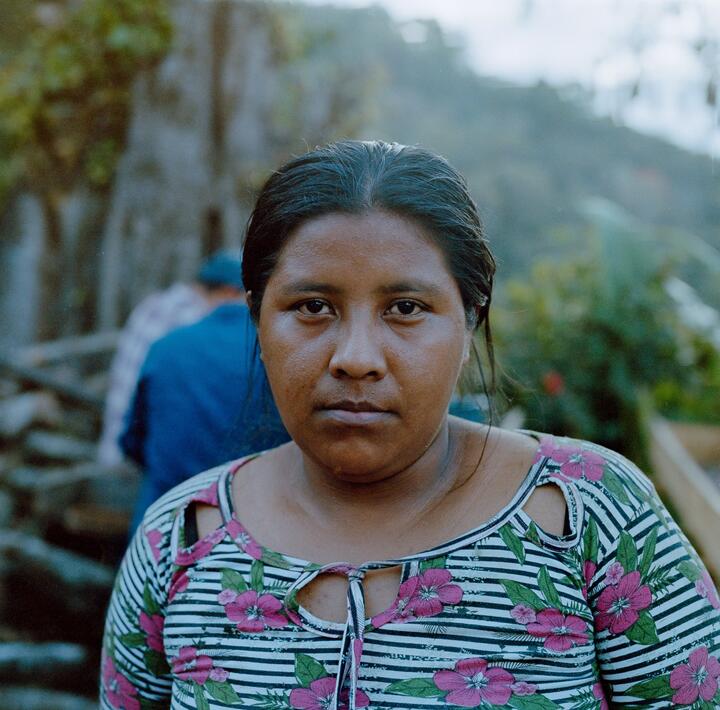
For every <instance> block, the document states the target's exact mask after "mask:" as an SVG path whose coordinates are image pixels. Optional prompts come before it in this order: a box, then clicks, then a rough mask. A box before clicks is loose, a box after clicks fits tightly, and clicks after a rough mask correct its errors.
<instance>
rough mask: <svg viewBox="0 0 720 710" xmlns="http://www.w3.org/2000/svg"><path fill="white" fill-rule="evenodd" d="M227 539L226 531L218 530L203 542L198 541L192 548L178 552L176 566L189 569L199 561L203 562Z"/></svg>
mask: <svg viewBox="0 0 720 710" xmlns="http://www.w3.org/2000/svg"><path fill="white" fill-rule="evenodd" d="M224 537H225V529H224V528H218V529H217V530H214V531H213V532H211V533H210V534H209V535H206V536H205V537H204V538H202V540H198V541H197V542H196V543H195V544H194V545H193V546H192V547H188V548H186V549H184V550H178V553H177V555H176V556H175V564H176V565H178V567H189V566H190V565H192V564H194V563H195V562H197V561H198V560H201V559H202V558H203V557H205V555H207V554H208V552H210V550H212V549H213V547H215V545H217V544H218V542H220V540H222V539H223V538H224Z"/></svg>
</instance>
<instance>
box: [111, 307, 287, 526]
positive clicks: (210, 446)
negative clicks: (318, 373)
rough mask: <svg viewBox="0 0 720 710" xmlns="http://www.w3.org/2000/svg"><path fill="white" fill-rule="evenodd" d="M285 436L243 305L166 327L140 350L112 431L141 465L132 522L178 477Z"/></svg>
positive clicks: (283, 439) (281, 440) (280, 440)
mask: <svg viewBox="0 0 720 710" xmlns="http://www.w3.org/2000/svg"><path fill="white" fill-rule="evenodd" d="M288 439H289V437H288V434H287V432H286V431H285V428H284V427H283V425H282V422H281V421H280V416H279V414H278V412H277V409H276V407H275V403H274V401H273V399H272V394H271V392H270V387H269V385H268V382H267V378H266V376H265V369H264V367H263V365H262V362H261V361H260V358H259V350H258V346H257V337H256V334H255V328H254V326H253V323H252V321H251V319H250V313H249V311H248V308H247V306H245V305H242V304H237V303H232V304H224V305H221V306H219V307H218V308H216V309H215V310H213V311H212V312H211V313H210V314H209V315H207V316H206V317H205V318H203V319H202V320H200V321H198V322H196V323H193V324H192V325H188V326H184V327H181V328H178V329H176V330H174V331H172V332H170V333H168V335H166V336H165V337H164V338H161V339H160V340H158V341H157V342H156V343H155V344H154V345H153V346H152V347H151V348H150V350H149V352H148V355H147V358H146V359H145V363H144V364H143V367H142V370H141V373H140V379H139V381H138V385H137V388H136V390H135V395H134V397H133V402H132V405H131V407H130V409H129V411H128V413H127V415H126V418H125V430H124V432H123V434H122V435H121V437H120V445H121V447H122V449H123V451H124V452H125V453H126V455H127V456H129V457H130V458H132V459H134V460H135V461H137V462H138V463H139V464H140V465H141V466H142V467H143V468H144V470H145V476H144V480H143V484H142V487H141V493H140V499H139V501H138V504H137V507H136V512H135V516H134V521H133V527H136V526H137V524H138V523H139V521H140V520H141V519H142V514H143V513H144V511H145V508H147V506H148V505H150V504H151V503H152V502H154V501H155V500H156V499H157V498H158V497H159V496H160V495H162V494H163V493H164V492H165V491H167V490H169V489H170V488H172V487H173V486H175V485H177V484H178V483H180V482H181V481H184V480H185V479H187V478H189V477H190V476H193V475H195V474H196V473H200V472H201V471H204V470H206V469H208V468H211V467H213V466H216V465H218V464H221V463H223V462H225V461H229V460H231V459H234V458H238V457H239V456H244V455H245V454H250V453H253V452H255V451H262V450H264V449H268V448H272V447H274V446H278V445H279V444H282V443H284V442H286V441H288Z"/></svg>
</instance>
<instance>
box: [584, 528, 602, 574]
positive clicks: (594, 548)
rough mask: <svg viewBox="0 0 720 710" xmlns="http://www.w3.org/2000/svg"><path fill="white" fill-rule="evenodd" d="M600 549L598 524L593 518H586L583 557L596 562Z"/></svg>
mask: <svg viewBox="0 0 720 710" xmlns="http://www.w3.org/2000/svg"><path fill="white" fill-rule="evenodd" d="M599 549H600V537H599V535H598V526H597V523H596V522H595V518H590V519H589V520H588V524H587V528H586V529H585V535H584V539H583V552H584V558H585V559H586V560H590V561H591V562H595V563H597V559H598V550H599Z"/></svg>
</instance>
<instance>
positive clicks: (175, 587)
mask: <svg viewBox="0 0 720 710" xmlns="http://www.w3.org/2000/svg"><path fill="white" fill-rule="evenodd" d="M188 584H190V577H189V576H188V573H187V570H186V569H184V568H182V569H179V570H176V571H175V572H174V574H173V576H172V578H171V579H170V589H169V590H168V601H169V602H171V601H172V600H173V599H174V598H175V597H176V596H177V595H178V594H180V593H181V592H184V591H185V590H186V589H187V586H188Z"/></svg>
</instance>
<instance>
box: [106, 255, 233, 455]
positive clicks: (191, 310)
mask: <svg viewBox="0 0 720 710" xmlns="http://www.w3.org/2000/svg"><path fill="white" fill-rule="evenodd" d="M241 268H242V267H241V261H240V258H239V257H237V256H235V255H233V254H230V253H228V252H218V253H216V254H214V255H212V256H210V257H209V258H208V259H207V260H206V261H205V262H204V263H203V264H202V265H201V267H200V269H199V271H198V273H197V276H196V277H195V280H194V281H193V282H192V283H189V284H187V283H176V284H173V285H172V286H170V287H169V288H167V289H165V290H164V291H158V292H156V293H152V294H150V295H149V296H148V297H147V298H145V299H143V300H142V301H141V302H140V303H139V304H138V305H137V306H135V308H134V309H133V311H132V313H130V316H129V317H128V320H127V323H126V324H125V327H124V328H123V331H122V333H121V335H120V340H119V342H118V347H117V350H116V352H115V356H114V357H113V361H112V363H111V365H110V377H109V384H108V391H107V395H106V398H105V411H104V414H103V428H102V432H101V434H100V440H99V443H98V453H97V456H98V461H100V463H102V464H105V465H107V466H116V465H118V464H119V463H121V462H122V460H123V453H122V450H121V449H120V445H119V441H118V439H119V437H120V434H121V432H122V428H123V418H124V417H125V414H126V412H127V410H128V407H129V406H130V402H131V399H132V395H133V392H134V390H135V387H136V385H137V381H138V376H139V374H140V368H141V367H142V364H143V361H144V360H145V357H146V355H147V353H148V350H149V348H150V346H151V345H152V344H153V343H154V342H155V341H156V340H158V339H159V338H162V337H163V335H165V334H166V333H168V332H170V331H171V330H173V328H177V327H178V326H181V325H186V324H188V323H193V322H195V321H197V320H198V319H200V318H202V317H203V316H204V315H206V314H207V313H208V312H209V311H210V310H211V309H212V308H213V307H214V306H215V305H216V304H217V303H219V302H221V301H222V300H224V299H225V298H227V297H228V293H229V294H230V295H231V296H233V295H238V294H239V293H240V290H241V288H242V285H241V284H242V280H241V277H240V270H241Z"/></svg>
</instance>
